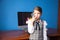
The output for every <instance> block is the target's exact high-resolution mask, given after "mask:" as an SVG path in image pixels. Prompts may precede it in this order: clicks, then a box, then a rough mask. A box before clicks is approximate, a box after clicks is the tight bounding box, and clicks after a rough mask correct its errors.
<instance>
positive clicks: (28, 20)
mask: <svg viewBox="0 0 60 40" xmlns="http://www.w3.org/2000/svg"><path fill="white" fill-rule="evenodd" d="M34 21H35V17H32V18H27V21H26V24H29V23H30V24H31V25H33V22H34Z"/></svg>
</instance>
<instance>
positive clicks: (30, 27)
mask: <svg viewBox="0 0 60 40" xmlns="http://www.w3.org/2000/svg"><path fill="white" fill-rule="evenodd" d="M43 22H44V23H43V28H44V30H43V37H44V39H43V40H47V28H46V26H47V22H46V21H45V20H43ZM30 24H31V21H29V23H28V32H29V33H30V34H32V33H33V32H34V26H33V25H30Z"/></svg>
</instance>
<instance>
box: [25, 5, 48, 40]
mask: <svg viewBox="0 0 60 40" xmlns="http://www.w3.org/2000/svg"><path fill="white" fill-rule="evenodd" d="M32 14H33V15H32V18H28V21H26V23H27V24H28V32H29V33H30V37H29V40H47V29H46V26H47V23H46V21H45V20H41V19H40V17H41V15H42V8H41V7H39V6H37V7H35V8H34V11H33V13H32Z"/></svg>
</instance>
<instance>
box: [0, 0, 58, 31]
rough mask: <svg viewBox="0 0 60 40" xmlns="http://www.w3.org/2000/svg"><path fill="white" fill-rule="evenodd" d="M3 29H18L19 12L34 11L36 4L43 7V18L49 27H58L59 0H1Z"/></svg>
mask: <svg viewBox="0 0 60 40" xmlns="http://www.w3.org/2000/svg"><path fill="white" fill-rule="evenodd" d="M0 2H1V6H2V8H1V16H0V17H1V18H0V19H1V23H0V24H1V26H0V27H1V30H17V29H19V28H18V19H17V12H25V11H26V12H32V11H33V8H34V7H35V6H41V7H42V9H43V15H42V19H44V20H46V21H47V23H48V26H47V28H57V19H58V0H1V1H0Z"/></svg>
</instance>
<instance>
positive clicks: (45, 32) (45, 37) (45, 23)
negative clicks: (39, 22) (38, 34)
mask: <svg viewBox="0 0 60 40" xmlns="http://www.w3.org/2000/svg"><path fill="white" fill-rule="evenodd" d="M46 26H47V22H46V21H44V29H43V35H44V40H47V28H46Z"/></svg>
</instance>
